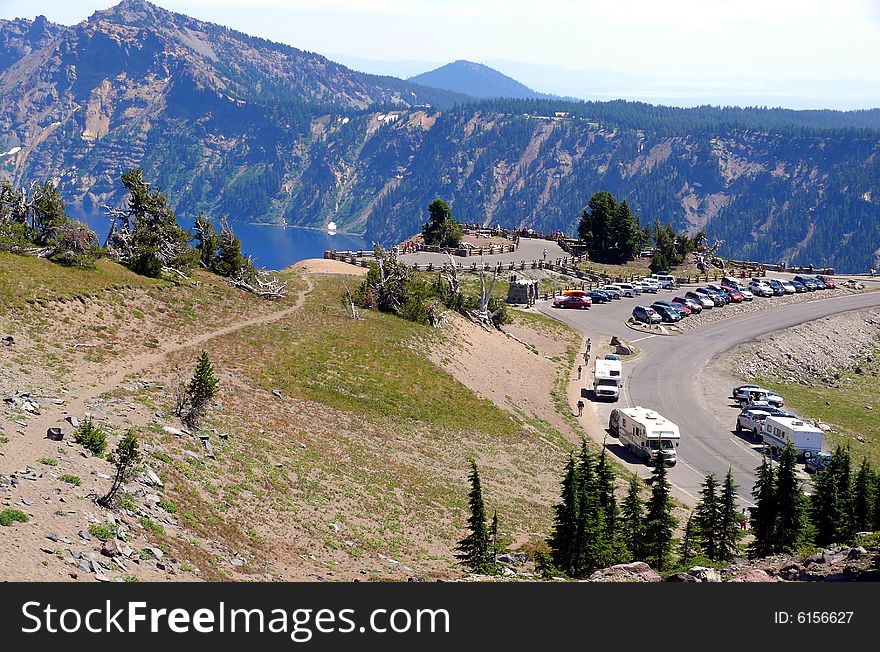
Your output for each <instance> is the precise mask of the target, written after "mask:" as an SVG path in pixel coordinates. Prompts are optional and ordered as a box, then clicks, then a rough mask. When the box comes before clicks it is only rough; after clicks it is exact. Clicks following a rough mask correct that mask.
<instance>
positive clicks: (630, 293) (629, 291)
mask: <svg viewBox="0 0 880 652" xmlns="http://www.w3.org/2000/svg"><path fill="white" fill-rule="evenodd" d="M612 285H613V286H614V287H616V288H617V289H618V290H620V293H621V294H622V295H623V296H625V297H635V296H636V295H637V294H641V293H642V291H641V289H639V288H637V287H636V286H634V285H632V284H631V283H612Z"/></svg>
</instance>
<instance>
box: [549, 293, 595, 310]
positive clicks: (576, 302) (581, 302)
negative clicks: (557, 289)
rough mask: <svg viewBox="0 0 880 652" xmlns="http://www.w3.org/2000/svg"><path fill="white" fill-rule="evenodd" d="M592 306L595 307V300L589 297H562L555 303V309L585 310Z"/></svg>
mask: <svg viewBox="0 0 880 652" xmlns="http://www.w3.org/2000/svg"><path fill="white" fill-rule="evenodd" d="M591 305H593V300H592V299H590V297H587V296H583V297H579V296H574V297H561V298H559V299H556V300H554V301H553V307H554V308H578V309H579V310H585V309H587V308H589V307H590V306H591Z"/></svg>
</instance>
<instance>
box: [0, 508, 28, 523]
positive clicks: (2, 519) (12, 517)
mask: <svg viewBox="0 0 880 652" xmlns="http://www.w3.org/2000/svg"><path fill="white" fill-rule="evenodd" d="M29 520H30V517H29V516H28V515H27V514H25V513H24V512H23V511H21V510H20V509H9V508H7V509H4V510H3V511H2V512H0V525H3V526H4V527H5V526H7V525H10V524H11V523H13V522H17V523H27V522H28V521H29Z"/></svg>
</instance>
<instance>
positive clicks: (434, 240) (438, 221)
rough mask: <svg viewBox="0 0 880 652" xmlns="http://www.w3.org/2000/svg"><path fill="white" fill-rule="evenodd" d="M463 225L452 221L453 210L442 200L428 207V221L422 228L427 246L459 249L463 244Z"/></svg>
mask: <svg viewBox="0 0 880 652" xmlns="http://www.w3.org/2000/svg"><path fill="white" fill-rule="evenodd" d="M462 233H463V231H462V228H461V224H460V223H459V222H458V221H456V220H454V219H452V210H451V209H450V208H449V204H447V203H446V202H445V201H443V200H442V199H435V200H434V201H432V202H431V203H430V204H429V205H428V221H427V222H425V224H424V226H423V227H422V238H424V240H425V244H427V245H436V246H439V247H457V246H458V245H459V243H460V242H461V236H462Z"/></svg>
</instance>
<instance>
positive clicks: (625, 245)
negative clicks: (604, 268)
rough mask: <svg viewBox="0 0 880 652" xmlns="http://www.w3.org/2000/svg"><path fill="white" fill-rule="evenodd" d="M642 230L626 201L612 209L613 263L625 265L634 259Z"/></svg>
mask: <svg viewBox="0 0 880 652" xmlns="http://www.w3.org/2000/svg"><path fill="white" fill-rule="evenodd" d="M641 234H642V229H641V225H640V224H639V222H638V220H637V219H636V217H635V215H633V212H632V210H631V209H630V207H629V204H628V203H627V202H626V200H623V201H622V202H620V203H619V204H618V205H617V206H615V208H614V216H613V218H612V245H613V247H614V249H613V251H614V258H616V260H615V261H614V262H618V263H625V262H627V261H630V260H632V259H633V258H635V256H636V254H637V253H638V252H637V251H636V250H637V248H638V246H639V242H640V240H641Z"/></svg>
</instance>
